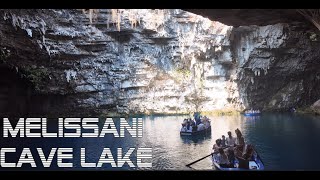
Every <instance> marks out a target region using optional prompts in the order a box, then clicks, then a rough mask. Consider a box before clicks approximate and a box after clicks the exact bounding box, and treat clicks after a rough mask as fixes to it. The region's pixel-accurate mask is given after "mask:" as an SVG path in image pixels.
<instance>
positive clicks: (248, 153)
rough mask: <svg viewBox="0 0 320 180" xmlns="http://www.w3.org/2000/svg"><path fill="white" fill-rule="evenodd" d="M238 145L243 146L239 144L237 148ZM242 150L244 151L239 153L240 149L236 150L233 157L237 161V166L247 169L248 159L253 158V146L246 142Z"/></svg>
mask: <svg viewBox="0 0 320 180" xmlns="http://www.w3.org/2000/svg"><path fill="white" fill-rule="evenodd" d="M240 147H241V148H244V146H239V147H238V148H239V149H240ZM242 150H243V149H242ZM243 152H244V153H240V151H238V152H237V153H235V157H236V158H237V160H238V161H239V166H238V168H242V169H249V161H250V160H251V159H253V154H254V149H253V146H252V145H251V144H248V145H247V146H246V148H245V150H243Z"/></svg>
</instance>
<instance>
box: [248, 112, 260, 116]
mask: <svg viewBox="0 0 320 180" xmlns="http://www.w3.org/2000/svg"><path fill="white" fill-rule="evenodd" d="M244 115H245V116H260V115H261V113H244Z"/></svg>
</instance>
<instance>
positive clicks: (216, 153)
mask: <svg viewBox="0 0 320 180" xmlns="http://www.w3.org/2000/svg"><path fill="white" fill-rule="evenodd" d="M226 148H228V147H223V148H222V149H226ZM212 154H218V152H213V153H210V154H209V155H206V156H205V157H203V158H201V159H198V160H196V161H193V162H192V163H189V164H187V165H186V166H187V167H189V166H191V165H192V164H194V163H197V162H199V161H201V160H203V159H205V158H207V157H209V156H211V155H212Z"/></svg>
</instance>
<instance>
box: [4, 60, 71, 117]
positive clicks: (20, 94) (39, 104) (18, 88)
mask: <svg viewBox="0 0 320 180" xmlns="http://www.w3.org/2000/svg"><path fill="white" fill-rule="evenodd" d="M0 77H2V78H0V116H3V117H23V116H39V115H50V114H52V113H54V112H55V111H57V109H58V108H59V106H61V105H62V104H64V103H65V101H66V99H67V98H66V97H65V96H63V95H54V94H50V95H48V94H40V93H38V92H36V91H35V90H34V87H33V86H32V83H31V82H30V81H28V80H27V79H25V78H22V77H21V74H20V73H19V72H18V71H17V70H16V69H15V68H10V67H8V66H7V65H6V64H0ZM51 112H52V113H51Z"/></svg>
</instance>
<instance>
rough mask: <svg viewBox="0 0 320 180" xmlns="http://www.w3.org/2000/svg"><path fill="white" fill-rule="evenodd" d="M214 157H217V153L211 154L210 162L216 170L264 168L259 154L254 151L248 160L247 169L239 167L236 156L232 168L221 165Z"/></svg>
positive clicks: (256, 169) (257, 169)
mask: <svg viewBox="0 0 320 180" xmlns="http://www.w3.org/2000/svg"><path fill="white" fill-rule="evenodd" d="M216 157H217V154H212V163H213V165H214V166H215V168H216V169H217V170H221V171H251V170H255V171H259V170H264V164H263V162H262V160H261V158H260V156H259V154H258V153H257V152H256V151H255V153H254V157H253V158H252V159H251V160H250V161H249V169H245V168H239V160H238V159H237V158H235V161H234V168H230V167H229V168H225V167H221V166H220V165H219V164H218V162H217V159H216Z"/></svg>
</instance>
